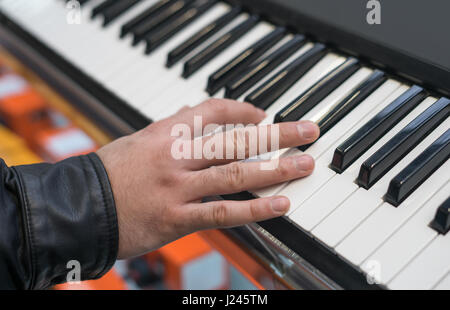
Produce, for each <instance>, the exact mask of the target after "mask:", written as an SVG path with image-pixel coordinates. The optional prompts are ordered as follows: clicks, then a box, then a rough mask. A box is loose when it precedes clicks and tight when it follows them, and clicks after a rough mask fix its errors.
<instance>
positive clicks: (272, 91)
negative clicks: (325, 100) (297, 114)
mask: <svg viewBox="0 0 450 310" xmlns="http://www.w3.org/2000/svg"><path fill="white" fill-rule="evenodd" d="M326 52H327V49H326V47H325V45H323V44H321V43H318V44H316V45H314V46H313V47H312V48H311V49H310V50H308V51H306V52H305V53H304V54H302V55H300V56H299V57H298V58H297V59H295V60H294V61H293V62H292V63H290V64H289V65H287V66H286V67H285V68H283V69H282V70H280V71H279V72H278V73H276V74H275V75H274V76H273V77H272V78H270V79H269V80H268V81H267V82H265V83H264V84H263V85H261V86H260V87H258V88H257V89H256V90H255V91H253V92H252V93H251V94H249V95H248V96H247V97H246V98H245V100H244V101H245V102H249V103H251V104H253V105H254V106H257V107H258V108H261V109H267V108H268V107H270V106H271V105H272V104H273V103H274V102H275V101H276V100H277V99H278V98H280V97H281V95H283V94H284V93H285V92H286V91H287V90H288V89H289V88H291V87H292V85H294V84H295V83H296V82H297V81H298V80H299V79H300V78H301V77H302V76H303V75H304V74H305V73H306V72H308V71H309V69H311V68H312V67H313V66H314V65H315V64H316V63H317V62H319V60H320V59H322V57H323V56H325V54H326Z"/></svg>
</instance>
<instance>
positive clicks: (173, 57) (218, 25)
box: [166, 7, 242, 68]
mask: <svg viewBox="0 0 450 310" xmlns="http://www.w3.org/2000/svg"><path fill="white" fill-rule="evenodd" d="M241 12H242V9H241V8H240V7H235V8H233V9H231V10H230V11H229V12H227V13H225V14H224V15H222V16H221V17H219V18H218V19H217V20H215V21H213V22H212V23H211V24H209V25H207V26H206V27H204V28H203V29H201V30H200V31H199V32H197V33H196V34H194V35H193V36H192V37H190V38H189V39H188V40H186V41H184V42H183V43H182V44H180V45H179V46H177V47H176V48H175V49H174V50H172V51H171V52H170V53H169V54H168V55H167V63H166V66H167V67H168V68H171V67H172V66H173V65H175V64H176V63H177V62H178V61H180V60H181V59H182V58H183V57H185V56H186V55H188V54H189V53H190V52H192V51H193V50H194V49H196V48H197V47H199V46H200V45H201V44H203V43H204V42H206V40H208V39H209V38H211V37H212V36H213V35H214V34H216V33H217V32H218V31H220V30H221V29H223V27H225V26H226V25H227V24H229V23H230V22H231V21H232V20H233V19H234V18H235V17H236V16H237V15H239V13H241Z"/></svg>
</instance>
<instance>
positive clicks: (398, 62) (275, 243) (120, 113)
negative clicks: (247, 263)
mask: <svg viewBox="0 0 450 310" xmlns="http://www.w3.org/2000/svg"><path fill="white" fill-rule="evenodd" d="M1 1H3V2H5V1H7V0H0V5H2V2H1ZM45 1H50V0H45ZM51 1H54V2H58V0H51ZM90 1H95V0H90ZM97 1H98V2H100V1H99V0H97ZM147 1H152V0H147ZM61 2H63V1H61ZM365 2H366V1H360V0H342V1H339V3H338V1H326V0H302V1H293V0H242V1H234V0H233V1H231V0H230V1H224V3H227V4H226V5H228V6H235V5H240V6H242V7H243V8H244V12H245V14H248V16H251V15H253V14H258V15H259V16H260V17H261V18H262V19H263V20H264V21H265V22H267V23H269V24H270V25H274V27H275V26H284V27H287V28H288V29H289V30H291V31H292V32H294V33H301V34H303V35H305V36H306V37H307V38H308V39H309V40H310V41H311V42H314V43H315V44H317V43H323V44H325V45H326V46H327V50H328V49H332V51H333V53H339V55H341V56H340V57H341V58H342V57H355V58H357V59H358V60H359V61H360V62H361V64H362V66H363V67H364V68H370V70H376V69H378V70H383V71H384V72H385V73H386V75H387V76H388V78H389V81H388V82H387V83H389V82H390V83H391V84H392V85H384V87H385V88H386V89H388V88H389V87H391V88H389V94H390V97H388V96H387V95H386V96H384V97H383V98H385V99H386V98H391V101H392V100H393V99H395V98H396V96H394V94H396V95H400V94H401V93H402V92H401V91H406V90H407V89H408V88H409V86H406V85H413V84H416V85H419V86H420V87H422V88H424V89H426V91H427V94H428V95H429V97H430V98H435V99H438V98H441V97H449V95H450V58H449V57H448V55H450V40H448V34H447V33H446V32H447V31H448V29H450V20H449V19H448V18H445V17H446V16H445V13H446V12H449V11H450V10H449V9H450V4H449V3H448V1H435V2H436V3H435V4H434V5H435V6H434V7H431V6H430V7H426V6H427V5H426V4H425V3H424V1H420V0H408V1H395V2H394V1H391V2H382V7H381V12H382V17H381V18H382V19H381V24H380V25H369V24H368V23H367V21H366V15H367V14H368V12H369V9H368V8H367V7H366V3H365ZM62 5H63V4H62ZM63 6H64V5H63ZM423 12H427V13H426V14H425V18H424V20H423V22H422V23H418V22H417V18H418V16H424V15H423V14H422V13H423ZM405 15H406V16H405ZM431 16H433V17H434V18H431ZM24 23H25V24H26V22H24V21H18V19H17V16H15V14H13V13H11V12H8V11H7V10H6V11H5V10H3V9H1V24H2V27H1V29H0V38H1V40H2V43H3V44H4V45H5V46H6V47H7V48H9V49H11V50H13V51H14V52H16V53H18V55H20V56H21V57H23V60H24V61H26V62H28V63H29V64H30V65H31V66H32V67H34V68H35V69H36V70H37V71H38V72H40V73H42V76H43V77H44V78H45V79H47V80H48V81H49V82H50V83H52V84H53V85H55V86H56V87H58V88H59V89H62V90H63V92H64V94H65V95H66V96H68V97H70V98H71V99H73V101H75V102H77V103H79V105H80V107H82V109H85V111H86V112H88V113H89V114H90V115H93V116H94V118H96V121H98V122H99V123H100V124H102V125H103V127H104V129H106V130H107V131H109V132H110V133H111V135H113V136H116V137H118V136H121V135H124V134H129V133H131V132H133V131H135V130H139V129H141V128H143V127H145V126H146V125H148V124H150V123H151V122H152V121H153V120H157V119H158V117H155V118H154V117H152V116H153V115H152V114H151V113H143V112H142V110H140V109H139V108H137V107H136V106H134V105H133V104H130V102H128V101H127V98H124V96H120V95H118V94H117V93H115V92H114V91H113V90H112V89H109V88H108V86H107V84H105V83H103V82H102V81H100V80H99V79H97V78H96V77H93V76H92V75H91V74H89V73H87V72H86V71H85V70H83V68H80V67H79V66H78V65H77V63H75V62H74V61H72V60H71V59H70V58H69V57H68V56H67V55H63V54H62V53H61V51H58V50H57V49H55V47H53V46H51V44H49V43H48V41H45V40H43V39H42V38H40V37H39V36H37V35H36V33H33V31H30V29H29V28H27V27H24ZM99 29H101V26H99ZM255 32H256V31H255ZM308 42H309V41H308ZM168 44H170V41H169V43H168ZM307 47H308V48H309V47H310V46H306V47H305V49H306V48H307ZM150 56H151V54H150ZM332 57H335V56H334V54H333V56H332ZM335 58H336V59H335ZM335 58H330V59H329V63H339V61H338V59H337V58H339V57H337V56H336V57H335ZM289 59H291V58H289ZM333 61H334V62H333ZM362 70H364V69H362ZM371 72H372V71H371ZM369 73H370V72H369V71H367V72H362V71H358V72H357V73H355V74H360V77H355V81H356V80H358V81H360V80H361V79H363V78H365V77H367V76H368V75H369ZM194 77H195V76H194ZM394 79H395V82H393V80H394ZM205 82H206V81H205ZM349 83H350V81H349ZM394 83H398V84H395V85H394ZM350 84H351V83H350ZM350 84H349V85H350ZM353 84H354V83H353ZM193 85H194V84H193ZM400 85H402V86H400ZM203 86H206V83H204V85H203ZM203 86H201V88H203ZM294 87H295V86H294ZM402 87H403V88H402ZM394 90H395V91H396V92H395V91H394ZM298 93H301V92H300V91H298ZM338 93H339V92H338ZM297 95H298V94H297ZM207 97H208V96H206V94H205V98H207ZM192 98H197V97H196V96H194V95H193V96H192ZM198 98H200V97H198ZM430 98H428V100H431V101H430V102H429V103H427V102H424V103H423V104H421V106H423V108H421V110H420V109H419V110H420V111H419V110H417V111H416V110H414V111H413V112H412V113H416V114H415V116H418V115H419V114H420V113H422V112H424V110H425V108H426V107H429V106H430V105H431V104H432V100H433V99H430ZM386 100H387V99H386ZM380 104H381V103H380ZM419 108H420V107H419ZM155 115H156V114H155ZM307 115H308V114H307ZM413 119H414V118H413V116H411V117H410V119H409V120H408V121H411V120H413ZM407 124H408V122H406V121H405V120H404V121H403V123H402V126H399V128H398V130H397V131H400V129H401V128H403V127H404V126H405V125H407ZM436 126H438V125H436ZM446 127H447V128H448V120H447V121H446V122H445V121H443V122H442V123H441V124H440V125H439V126H438V127H437V129H436V132H433V133H432V134H431V136H432V137H433V139H435V138H437V137H438V136H439V135H440V134H442V131H443V130H444V131H445V128H446ZM331 130H332V129H331ZM394 130H395V128H394ZM433 134H434V135H433ZM393 135H394V133H392V134H391V136H393ZM328 136H331V134H330V135H328ZM430 139H431V137H430V138H429V139H428V140H427V143H428V144H426V145H425V144H424V146H423V148H424V147H425V146H427V145H429V144H430V143H431V142H432V140H430ZM387 141H388V140H387V138H385V143H386V142H387ZM329 142H330V145H334V143H332V142H334V140H331V138H330V140H329ZM419 147H422V145H420V146H419ZM317 152H318V151H317ZM416 153H417V154H419V153H420V152H418V151H417V150H416ZM321 154H323V153H321ZM417 154H416V155H417ZM330 159H331V158H330ZM412 159H414V157H413V156H412V155H410V156H409V157H408V159H407V160H408V161H409V162H410V161H411V160H412ZM405 164H406V162H405ZM405 164H403V166H405ZM397 170H398V171H400V169H397ZM443 171H444V172H443ZM445 171H447V172H448V161H447V162H445V163H444V164H442V166H441V167H440V168H439V170H437V173H438V174H439V175H438V176H435V175H433V176H432V177H434V178H435V179H436V180H437V181H436V185H437V188H436V192H433V193H434V194H433V195H430V197H429V199H428V200H429V201H431V202H432V203H437V202H435V201H434V200H433V199H432V198H433V197H437V198H435V199H438V198H439V199H441V198H442V197H443V196H444V195H445V192H446V190H447V189H448V182H449V178H448V175H450V174H447V177H446V176H445ZM327 173H328V172H327ZM391 174H392V173H391ZM442 175H444V176H442ZM392 176H395V174H393V175H392ZM432 177H430V178H432ZM324 178H325V177H324ZM333 178H334V179H332V178H331V176H330V178H328V177H327V180H335V181H336V177H335V176H333ZM305 180H307V179H305ZM324 180H325V179H324ZM430 180H432V181H433V180H434V179H430ZM352 181H353V180H352ZM432 181H429V183H430V182H432ZM424 184H425V185H424V186H427V187H430V186H429V184H428V183H424ZM291 187H292V186H291ZM421 188H422V187H419V190H420V189H421ZM288 189H289V186H288ZM359 190H360V189H358V190H356V189H355V191H356V192H358V191H359ZM358 193H359V192H358ZM314 194H317V192H311V197H312V198H311V199H313V198H314ZM254 195H255V193H253V194H251V193H239V194H236V195H231V196H229V197H224V198H229V199H237V200H239V199H250V198H252V197H254ZM361 195H362V196H361V197H364V194H363V193H361ZM441 196H442V197H441ZM291 200H292V199H291ZM441 200H442V199H441ZM311 201H314V200H311ZM316 201H321V200H319V199H318V198H317V199H316ZM439 201H440V200H439ZM311 204H312V203H311ZM418 204H420V206H422V204H423V205H425V206H426V204H427V201H423V202H420V203H419V202H418ZM381 207H386V206H384V204H383V205H382V206H381ZM381 207H380V206H378V205H377V206H374V207H373V209H372V210H371V211H367V214H366V215H361V216H362V219H361V222H364V223H365V222H368V224H367V227H368V228H367V229H369V226H368V225H369V224H370V223H369V222H370V220H368V218H369V217H370V215H371V214H372V212H373V214H375V215H377V213H376V211H378V210H379V209H382V208H381ZM430 208H431V207H430ZM417 209H418V208H417ZM422 209H425V207H424V208H422ZM422 209H420V210H419V209H418V210H414V211H412V210H411V211H410V213H408V215H404V216H403V217H402V218H401V221H402V222H401V227H396V226H395V229H394V224H393V225H392V227H391V229H392V231H387V230H386V234H387V235H386V237H385V238H384V239H383V240H384V241H385V240H391V239H392V238H390V237H389V236H390V234H393V233H394V232H396V231H399V232H401V230H402V229H403V227H406V228H404V230H406V229H407V228H408V227H409V226H408V225H407V224H410V223H411V224H410V226H412V225H413V224H414V223H413V222H412V220H413V219H415V216H416V217H417V216H418V215H417V214H419V215H420V211H422ZM386 210H388V209H386ZM347 212H349V211H347ZM386 212H387V211H386ZM378 213H380V215H379V216H382V215H383V214H382V212H381V211H380V212H378ZM344 215H345V213H343V215H342V216H344ZM364 217H367V218H366V220H365V221H363V219H364ZM332 219H333V217H331V220H332ZM336 219H339V217H338V216H337V215H336ZM322 220H325V221H326V217H324V218H323V219H322ZM331 220H330V221H331ZM300 222H301V221H300ZM350 224H351V223H350ZM421 224H422V225H423V226H426V225H425V224H424V223H421ZM316 225H317V223H316ZM342 225H345V222H343V224H342ZM305 227H306V226H303V225H301V224H299V221H298V220H297V218H296V217H295V210H294V212H293V213H291V214H289V215H288V216H285V217H281V218H278V219H274V220H270V221H265V222H261V223H258V224H252V225H248V226H246V227H241V228H236V229H230V230H225V231H224V233H225V234H228V235H229V236H230V237H231V238H234V239H236V240H238V242H240V244H242V245H243V246H245V247H247V248H248V249H249V251H251V252H252V253H254V254H255V255H257V256H259V257H262V259H263V261H265V262H267V266H268V268H272V269H273V270H274V272H275V274H276V275H277V276H278V277H280V278H283V279H285V281H286V282H288V283H289V285H290V286H291V287H294V288H331V289H336V288H337V289H339V288H346V289H347V288H348V289H384V288H403V286H402V283H401V282H399V283H398V284H397V283H396V281H395V277H392V275H393V274H391V277H390V278H392V279H390V281H384V279H383V280H382V281H373V279H372V278H371V277H370V276H368V275H369V274H370V270H371V267H370V266H367V265H363V264H362V263H363V262H367V260H365V259H364V260H363V261H359V260H358V259H359V257H358V253H356V254H355V255H356V256H355V257H353V258H352V257H347V256H346V255H347V254H348V253H349V254H350V253H351V251H350V250H348V248H349V247H350V248H351V241H352V240H351V238H350V239H349V241H348V243H346V242H343V243H342V244H341V243H339V244H336V245H335V246H330V243H329V242H328V241H324V240H331V239H332V238H331V237H329V236H327V235H326V234H327V232H328V230H322V235H316V234H315V230H314V229H312V228H311V229H310V228H308V229H305ZM314 227H315V228H320V225H319V226H314ZM349 227H350V226H349ZM353 227H354V230H355V231H356V232H358V227H359V226H357V225H355V224H353ZM361 227H363V228H364V227H365V226H364V225H361ZM410 229H412V228H410ZM331 231H332V230H331ZM320 232H321V231H320V229H318V233H320ZM337 232H340V233H341V234H344V233H347V234H350V233H352V231H347V232H344V231H339V230H337ZM405 233H406V232H405ZM427 233H430V232H429V231H427ZM318 236H324V240H321V238H320V237H318ZM327 238H331V239H327ZM355 238H356V239H357V237H355ZM430 238H431V239H427V242H428V243H426V247H425V245H424V246H422V248H428V247H433V246H438V245H435V244H437V243H438V242H441V243H442V244H444V245H447V247H448V248H449V249H450V239H449V236H448V234H447V235H445V237H441V236H437V235H433V236H432V237H430ZM356 239H355V240H356ZM441 239H444V240H443V241H441ZM373 240H377V241H378V239H377V238H376V237H373ZM436 240H437V241H436ZM355 242H356V241H355ZM424 242H425V241H424ZM391 243H392V244H395V243H394V241H392V242H391ZM347 244H349V245H347ZM339 245H341V247H339ZM388 245H389V244H388V243H387V245H386V249H387V246H388ZM346 246H347V247H346ZM376 249H378V250H379V255H381V254H383V252H382V250H384V249H383V247H382V246H380V247H377V248H376ZM372 250H374V249H372ZM367 251H369V250H367ZM385 251H387V250H385ZM430 251H431V250H430ZM416 252H417V253H416V254H414V257H416V256H418V258H417V259H416V260H417V261H418V262H415V261H413V259H412V258H411V259H410V260H411V261H413V262H414V263H415V265H413V267H411V268H418V267H417V266H420V263H421V261H420V260H421V259H422V257H420V255H419V252H420V251H418V250H416ZM426 252H427V251H425V254H426ZM443 252H445V253H444V255H447V253H448V252H449V251H448V250H446V251H443ZM367 253H368V254H374V255H375V254H378V252H377V251H369V252H367ZM366 256H367V257H369V258H370V257H371V256H370V255H366ZM414 257H413V258H414ZM364 258H366V257H364ZM375 258H376V257H375ZM423 260H425V261H426V257H425V258H423ZM408 265H409V263H408ZM442 268H443V269H442ZM375 269H376V266H375ZM449 270H450V263H449V264H448V266H447V265H444V266H443V267H441V269H440V270H438V271H436V274H438V275H439V277H440V278H439V279H438V280H436V279H432V280H430V281H431V282H430V283H431V284H430V286H429V288H441V287H442V288H445V287H446V285H447V282H449V281H448V280H447V279H448V278H450V276H449V274H448V271H449ZM375 271H376V270H375ZM391 272H394V271H391ZM405 278H406V276H405ZM374 282H375V283H374ZM404 287H405V288H408V286H404Z"/></svg>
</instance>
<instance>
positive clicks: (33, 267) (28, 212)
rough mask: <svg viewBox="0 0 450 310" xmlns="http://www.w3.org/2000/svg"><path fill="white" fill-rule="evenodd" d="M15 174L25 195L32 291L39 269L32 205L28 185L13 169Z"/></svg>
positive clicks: (25, 219) (26, 234)
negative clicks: (32, 220) (32, 222)
mask: <svg viewBox="0 0 450 310" xmlns="http://www.w3.org/2000/svg"><path fill="white" fill-rule="evenodd" d="M11 169H12V170H13V171H14V173H15V174H16V175H17V176H18V178H17V179H18V183H19V184H18V185H19V187H20V191H21V192H22V193H23V195H20V197H21V198H20V200H21V202H22V205H23V209H24V210H23V212H22V217H23V220H24V221H23V222H24V223H26V233H25V236H26V237H27V238H26V239H27V240H25V242H27V244H28V250H29V252H30V254H29V255H30V260H31V277H30V279H31V280H30V285H29V287H28V288H27V289H32V288H33V287H34V282H35V281H36V279H35V277H36V269H37V262H36V253H35V242H34V234H33V229H32V228H33V227H32V226H33V225H32V224H31V210H30V204H29V198H28V193H27V190H26V185H25V184H24V182H22V178H21V175H20V173H18V172H17V170H16V169H15V168H14V167H12V168H11Z"/></svg>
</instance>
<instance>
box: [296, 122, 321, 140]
mask: <svg viewBox="0 0 450 310" xmlns="http://www.w3.org/2000/svg"><path fill="white" fill-rule="evenodd" d="M297 129H298V132H299V133H300V136H301V137H303V138H304V139H306V140H312V139H314V138H315V137H316V136H317V125H316V124H315V123H313V122H301V123H300V124H298V125H297Z"/></svg>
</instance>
